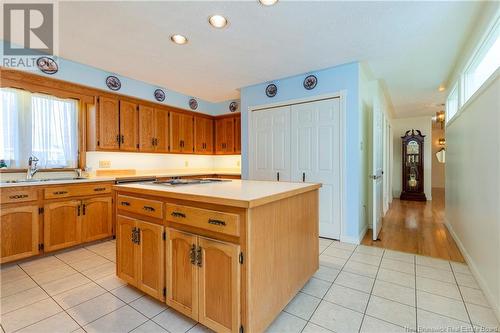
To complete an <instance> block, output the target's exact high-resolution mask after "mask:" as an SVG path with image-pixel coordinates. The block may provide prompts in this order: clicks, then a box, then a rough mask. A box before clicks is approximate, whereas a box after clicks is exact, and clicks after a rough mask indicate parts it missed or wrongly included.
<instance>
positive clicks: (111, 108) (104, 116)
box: [97, 97, 120, 150]
mask: <svg viewBox="0 0 500 333" xmlns="http://www.w3.org/2000/svg"><path fill="white" fill-rule="evenodd" d="M119 125H120V109H119V107H118V100H117V99H113V98H107V97H99V132H98V135H99V137H98V138H97V141H98V146H99V149H111V150H114V149H119V148H120V144H119V141H118V139H119V137H118V136H119V134H120V128H119Z"/></svg>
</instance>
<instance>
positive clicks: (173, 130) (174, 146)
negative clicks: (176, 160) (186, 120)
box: [169, 112, 182, 153]
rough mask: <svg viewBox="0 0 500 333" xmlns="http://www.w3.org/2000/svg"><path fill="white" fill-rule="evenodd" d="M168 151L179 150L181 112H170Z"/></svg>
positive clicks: (176, 151)
mask: <svg viewBox="0 0 500 333" xmlns="http://www.w3.org/2000/svg"><path fill="white" fill-rule="evenodd" d="M169 130H170V152H172V153H180V152H181V149H182V147H181V140H182V136H181V131H182V114H180V113H177V112H170V126H169Z"/></svg>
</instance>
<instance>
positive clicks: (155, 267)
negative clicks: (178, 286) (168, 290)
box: [137, 221, 165, 300]
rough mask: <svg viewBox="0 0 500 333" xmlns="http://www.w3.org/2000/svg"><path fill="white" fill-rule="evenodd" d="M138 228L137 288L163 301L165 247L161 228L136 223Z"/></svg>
mask: <svg viewBox="0 0 500 333" xmlns="http://www.w3.org/2000/svg"><path fill="white" fill-rule="evenodd" d="M137 227H138V228H139V232H140V236H139V240H138V242H139V244H138V253H137V255H138V258H137V261H138V276H137V287H138V288H139V289H141V290H142V291H144V292H145V293H146V294H149V295H151V296H153V297H155V298H157V299H160V300H164V299H165V298H164V296H163V288H164V287H165V276H164V269H163V267H164V266H163V265H164V260H165V246H164V241H163V230H164V228H163V226H161V225H157V224H153V223H148V222H143V221H137Z"/></svg>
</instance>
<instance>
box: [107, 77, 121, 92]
mask: <svg viewBox="0 0 500 333" xmlns="http://www.w3.org/2000/svg"><path fill="white" fill-rule="evenodd" d="M106 85H107V86H108V88H109V89H111V90H115V91H116V90H120V88H121V87H122V83H121V82H120V79H119V78H117V77H116V76H113V75H110V76H108V77H107V78H106Z"/></svg>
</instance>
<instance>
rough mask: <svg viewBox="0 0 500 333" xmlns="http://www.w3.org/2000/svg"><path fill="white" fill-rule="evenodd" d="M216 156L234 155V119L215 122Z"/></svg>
mask: <svg viewBox="0 0 500 333" xmlns="http://www.w3.org/2000/svg"><path fill="white" fill-rule="evenodd" d="M215 145H216V147H215V152H216V154H234V118H233V117H229V118H227V117H226V118H221V119H217V120H216V121H215Z"/></svg>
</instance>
